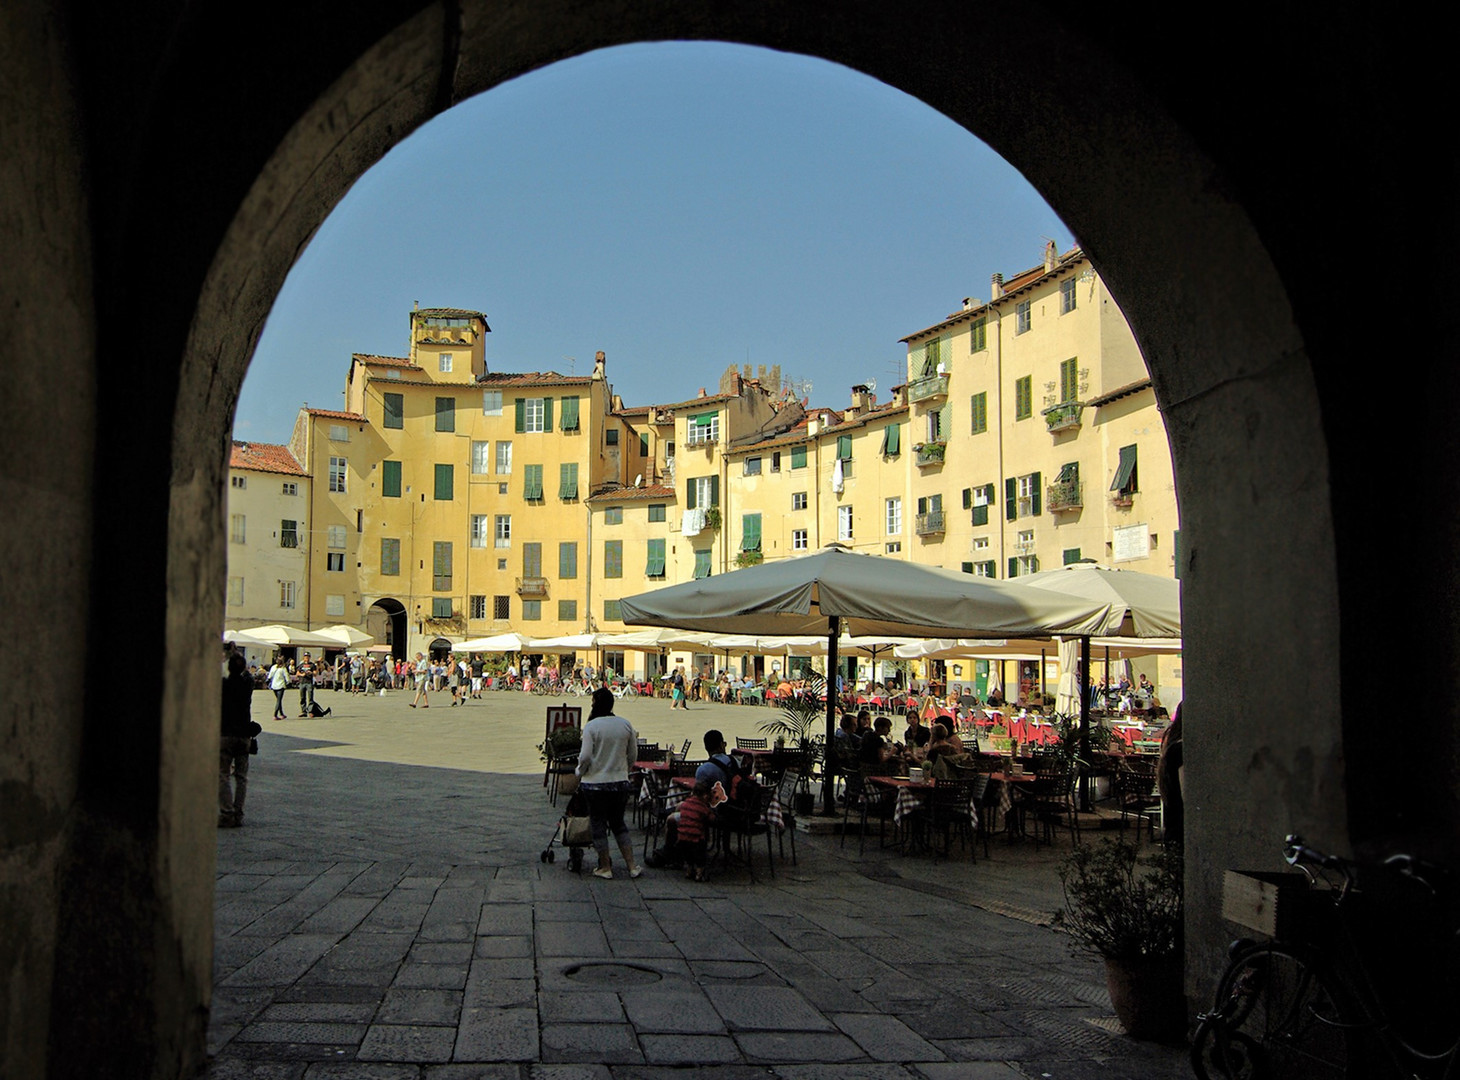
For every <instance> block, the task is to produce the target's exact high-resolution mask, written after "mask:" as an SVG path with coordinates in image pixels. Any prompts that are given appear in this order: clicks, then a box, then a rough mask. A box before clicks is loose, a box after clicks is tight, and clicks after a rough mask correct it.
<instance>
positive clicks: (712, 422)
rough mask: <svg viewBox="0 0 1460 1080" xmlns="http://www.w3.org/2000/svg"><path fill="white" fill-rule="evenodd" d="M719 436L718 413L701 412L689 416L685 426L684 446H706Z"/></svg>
mask: <svg viewBox="0 0 1460 1080" xmlns="http://www.w3.org/2000/svg"><path fill="white" fill-rule="evenodd" d="M719 438H720V414H719V413H718V412H711V413H701V414H700V415H699V416H691V417H690V418H689V421H688V423H687V425H686V427H685V439H684V442H685V445H686V446H707V445H709V444H710V443H712V442H716V441H718V440H719Z"/></svg>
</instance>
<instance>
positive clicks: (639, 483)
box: [634, 473, 644, 487]
mask: <svg viewBox="0 0 1460 1080" xmlns="http://www.w3.org/2000/svg"><path fill="white" fill-rule="evenodd" d="M643 486H644V474H643V473H640V474H639V475H638V476H636V477H634V487H643Z"/></svg>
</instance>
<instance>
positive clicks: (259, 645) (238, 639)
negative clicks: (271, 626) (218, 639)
mask: <svg viewBox="0 0 1460 1080" xmlns="http://www.w3.org/2000/svg"><path fill="white" fill-rule="evenodd" d="M223 640H224V641H227V642H230V643H232V644H234V645H242V646H244V647H245V648H248V647H252V648H255V649H271V648H273V647H274V642H272V641H268V640H266V639H264V638H259V637H253V636H252V635H251V634H248V633H246V632H245V631H243V630H225V631H223Z"/></svg>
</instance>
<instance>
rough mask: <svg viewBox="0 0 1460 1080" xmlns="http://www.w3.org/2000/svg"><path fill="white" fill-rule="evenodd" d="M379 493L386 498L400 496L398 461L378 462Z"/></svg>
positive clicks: (397, 497)
mask: <svg viewBox="0 0 1460 1080" xmlns="http://www.w3.org/2000/svg"><path fill="white" fill-rule="evenodd" d="M380 494H381V496H382V497H384V498H387V499H399V498H400V462H399V461H382V462H381V463H380Z"/></svg>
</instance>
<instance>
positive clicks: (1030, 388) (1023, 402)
mask: <svg viewBox="0 0 1460 1080" xmlns="http://www.w3.org/2000/svg"><path fill="white" fill-rule="evenodd" d="M1033 415H1034V376H1033V375H1025V376H1024V378H1022V379H1015V380H1014V419H1015V420H1028V419H1029V418H1030V417H1031V416H1033Z"/></svg>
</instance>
